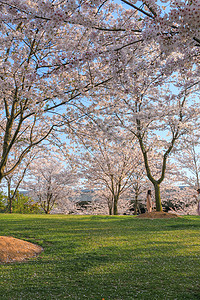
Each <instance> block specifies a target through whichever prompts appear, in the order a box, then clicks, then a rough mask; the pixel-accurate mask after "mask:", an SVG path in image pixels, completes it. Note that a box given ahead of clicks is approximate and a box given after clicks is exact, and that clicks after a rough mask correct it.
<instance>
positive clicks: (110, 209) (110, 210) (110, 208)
mask: <svg viewBox="0 0 200 300" xmlns="http://www.w3.org/2000/svg"><path fill="white" fill-rule="evenodd" d="M108 210H109V215H110V216H111V215H112V207H110V206H109V207H108Z"/></svg>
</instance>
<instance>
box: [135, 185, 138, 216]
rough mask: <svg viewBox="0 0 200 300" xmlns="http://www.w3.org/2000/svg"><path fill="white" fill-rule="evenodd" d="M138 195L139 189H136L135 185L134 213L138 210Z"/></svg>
mask: <svg viewBox="0 0 200 300" xmlns="http://www.w3.org/2000/svg"><path fill="white" fill-rule="evenodd" d="M138 196H139V191H138V188H137V187H136V189H135V201H134V215H137V212H138Z"/></svg>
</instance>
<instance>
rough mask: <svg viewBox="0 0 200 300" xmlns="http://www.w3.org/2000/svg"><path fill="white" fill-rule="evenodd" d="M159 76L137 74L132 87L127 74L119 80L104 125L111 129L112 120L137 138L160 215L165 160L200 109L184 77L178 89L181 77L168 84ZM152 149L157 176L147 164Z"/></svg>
mask: <svg viewBox="0 0 200 300" xmlns="http://www.w3.org/2000/svg"><path fill="white" fill-rule="evenodd" d="M134 62H135V64H137V62H136V61H134ZM139 63H140V62H138V64H139ZM128 72H129V70H128ZM158 74H159V73H158V72H156V73H154V72H152V73H151V72H150V70H148V69H147V70H145V71H142V70H140V73H138V74H136V75H135V77H133V78H132V84H131V77H129V78H128V79H127V77H125V76H126V73H125V74H124V75H123V76H121V78H120V79H119V81H118V90H117V93H116V95H114V93H113V97H112V100H111V101H113V102H111V104H112V103H113V105H110V107H108V106H107V111H108V112H107V114H108V116H109V117H108V119H107V123H109V122H110V124H111V125H110V126H112V124H114V123H113V122H114V120H115V122H116V123H115V126H119V125H120V126H122V127H123V128H125V129H126V130H127V132H129V133H131V134H132V135H133V136H134V137H137V139H138V142H139V145H140V149H141V151H142V155H143V159H144V164H145V169H146V173H147V176H148V178H149V180H150V181H151V183H152V184H153V186H154V189H155V199H156V210H158V211H160V210H162V205H161V198H160V184H161V183H162V181H163V180H164V178H165V172H166V164H167V160H168V157H169V155H170V154H171V153H172V151H173V148H174V145H175V144H176V143H177V141H178V140H180V138H181V137H182V136H183V135H184V134H186V133H187V132H188V130H189V128H190V124H191V122H192V120H196V119H197V118H198V116H199V108H198V99H197V98H195V97H194V98H190V97H191V93H194V95H195V91H196V88H194V86H195V87H196V85H194V86H193V85H188V81H187V80H186V82H185V78H184V77H182V82H181V83H182V84H181V85H180V84H179V80H180V79H181V76H179V75H177V74H176V76H175V75H174V78H173V81H172V80H171V81H170V83H169V84H167V81H166V77H165V76H164V79H163V77H160V75H159V76H158ZM157 76H158V77H157ZM197 80H198V79H197ZM120 81H121V82H120ZM189 81H190V80H189ZM172 82H173V85H174V89H173V88H172V87H173V85H172ZM183 82H185V84H183ZM190 82H191V81H190ZM127 83H128V84H127ZM120 86H121V88H120ZM193 88H194V89H193ZM120 90H121V91H120ZM113 99H114V100H113ZM110 116H112V119H111V118H110ZM117 124H118V125H117ZM151 149H155V150H154V152H155V154H156V156H155V159H157V164H158V165H159V166H160V167H158V169H159V168H160V170H159V172H156V173H155V172H154V171H153V170H152V167H151V165H150V162H149V153H150V150H151ZM156 157H157V158H156ZM154 164H155V163H154Z"/></svg>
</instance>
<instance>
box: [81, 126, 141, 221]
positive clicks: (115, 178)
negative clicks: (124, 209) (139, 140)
mask: <svg viewBox="0 0 200 300" xmlns="http://www.w3.org/2000/svg"><path fill="white" fill-rule="evenodd" d="M87 128H88V126H87ZM122 135H123V134H122V133H121V136H120V137H119V136H118V138H117V139H111V138H109V137H108V136H106V134H105V133H104V132H103V131H99V130H98V131H97V127H95V126H92V127H91V128H90V131H89V130H87V131H86V133H84V132H82V133H80V132H79V141H80V142H82V143H83V144H84V146H85V149H86V153H84V154H83V156H82V157H81V164H82V166H83V176H84V177H85V178H86V179H87V181H88V183H89V185H90V187H91V188H94V187H96V189H98V190H101V193H102V197H103V198H104V199H107V203H108V208H109V213H110V214H111V213H113V214H114V215H117V214H118V202H119V199H120V197H121V195H122V194H123V193H125V192H126V191H127V190H128V189H129V188H130V186H131V185H132V175H133V173H134V172H135V169H136V168H137V166H138V165H139V164H140V163H141V161H140V160H139V158H138V156H139V149H138V147H136V145H135V143H134V141H133V140H131V141H129V140H126V139H123V137H122ZM102 197H101V198H102Z"/></svg>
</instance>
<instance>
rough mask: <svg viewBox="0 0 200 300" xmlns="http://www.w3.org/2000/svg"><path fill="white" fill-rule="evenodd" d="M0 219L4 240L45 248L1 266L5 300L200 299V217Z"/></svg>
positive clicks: (0, 284)
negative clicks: (24, 259)
mask: <svg viewBox="0 0 200 300" xmlns="http://www.w3.org/2000/svg"><path fill="white" fill-rule="evenodd" d="M0 218H1V221H0V235H6V236H13V237H15V238H21V239H24V240H26V241H29V242H33V243H36V244H39V245H41V246H42V247H43V248H44V252H43V253H42V254H41V255H40V256H39V257H38V258H36V259H31V260H29V261H27V262H23V263H14V264H2V265H0V299H9V300H13V299H17V300H21V299H39V300H42V299H78V300H79V299H80V300H81V299H88V300H90V299H96V300H98V299H99V300H102V298H104V299H105V300H107V299H115V300H117V299H123V300H126V299H127V300H129V299H130V300H132V299H148V300H151V299H181V300H183V299H190V300H191V299H200V217H198V216H196V217H195V216H185V217H183V218H177V219H167V220H166V219H160V220H158V219H157V220H155V219H154V220H146V219H137V218H136V217H133V216H112V217H110V216H62V215H57V216H55V215H54V216H52V215H49V216H44V215H5V214H1V215H0Z"/></svg>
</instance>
